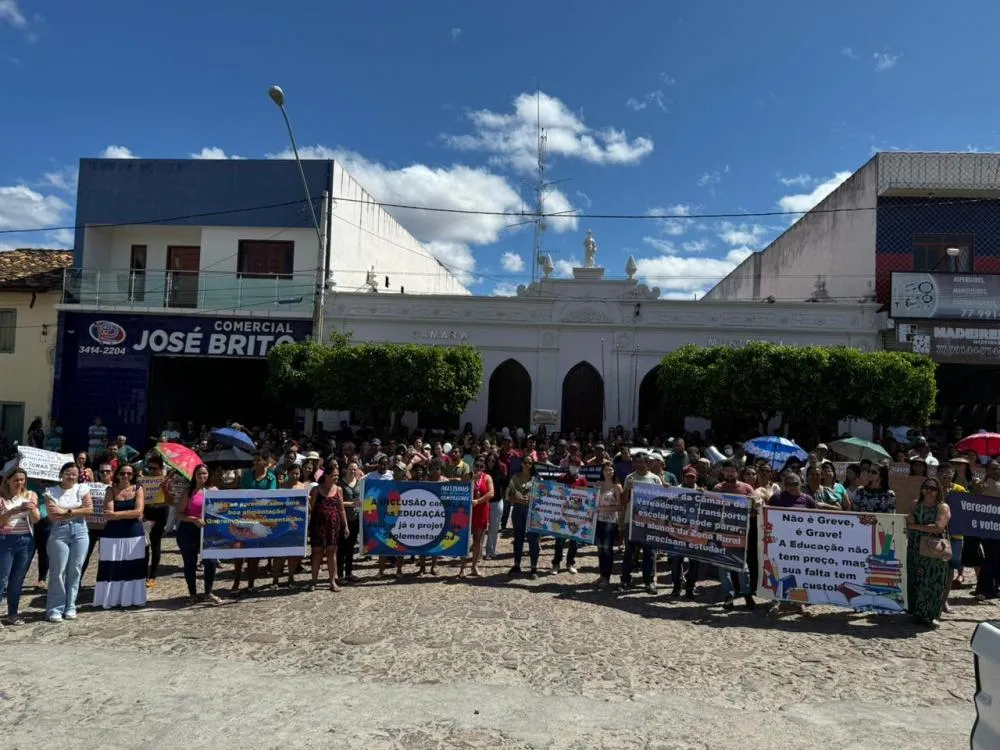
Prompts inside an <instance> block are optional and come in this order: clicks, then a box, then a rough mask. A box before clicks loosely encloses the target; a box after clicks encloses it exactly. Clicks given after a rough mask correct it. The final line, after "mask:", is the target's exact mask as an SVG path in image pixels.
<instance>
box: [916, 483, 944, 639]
mask: <svg viewBox="0 0 1000 750" xmlns="http://www.w3.org/2000/svg"><path fill="white" fill-rule="evenodd" d="M950 520H951V508H949V507H948V503H946V502H945V501H944V493H943V492H941V485H940V484H939V483H938V480H937V479H936V478H934V477H925V478H924V481H923V484H922V485H921V486H920V499H919V500H918V501H917V504H916V505H915V506H914V508H913V512H911V513H910V515H909V517H908V518H907V520H906V528H907V529H908V530H909V532H910V534H909V548H908V549H907V551H906V552H907V554H906V567H907V570H906V587H907V589H908V590H907V601H908V603H909V610H910V613H911V614H912V615H913V616H914V617H916V618H917V620H918V621H919V622H922V623H923V624H925V625H929V626H931V627H934V628H936V627H938V626H939V625H940V623H939V622H938V618H940V617H941V610H942V608H943V607H944V597H945V591H946V588H947V582H948V558H950V557H951V549H950V548H948V549H947V556H945V551H944V550H943V549H942V547H943V545H942V544H941V541H942V540H946V539H947V538H948V522H949V521H950Z"/></svg>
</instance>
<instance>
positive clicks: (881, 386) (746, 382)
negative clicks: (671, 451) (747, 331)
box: [657, 342, 937, 437]
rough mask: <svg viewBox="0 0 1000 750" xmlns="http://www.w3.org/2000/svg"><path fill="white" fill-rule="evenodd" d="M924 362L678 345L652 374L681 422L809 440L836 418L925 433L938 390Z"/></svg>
mask: <svg viewBox="0 0 1000 750" xmlns="http://www.w3.org/2000/svg"><path fill="white" fill-rule="evenodd" d="M934 371H935V365H934V362H933V361H931V359H930V358H928V357H925V356H922V355H914V354H907V353H904V352H860V351H857V350H856V349H850V348H847V347H834V348H826V347H820V346H787V345H782V344H771V343H766V342H753V343H750V344H748V345H747V346H744V347H741V348H731V347H726V346H715V347H708V348H700V347H697V346H695V345H693V344H689V345H687V346H683V347H681V348H680V349H678V350H676V351H674V352H671V353H670V354H668V355H667V356H665V357H664V358H663V361H662V362H661V363H660V366H659V372H658V373H657V377H658V382H659V385H660V388H661V389H662V390H663V392H664V393H665V394H666V403H668V404H670V407H671V408H673V409H676V410H678V411H680V412H683V413H684V414H685V416H696V417H703V418H706V419H718V418H720V417H725V418H726V419H727V420H728V421H730V422H732V421H740V420H743V421H750V422H752V423H753V424H754V425H756V428H757V429H759V430H760V432H761V434H764V433H765V432H766V430H767V425H768V423H770V422H771V420H772V419H774V418H775V417H777V416H779V415H780V416H781V418H782V426H783V427H784V426H785V425H789V424H790V425H793V426H794V427H795V429H796V433H797V434H800V435H802V436H803V437H806V436H809V437H811V436H812V435H814V434H818V433H820V432H822V431H823V430H824V429H826V430H829V429H830V428H834V429H835V427H836V424H837V422H838V421H840V420H842V419H861V420H865V421H868V422H872V423H873V424H883V425H889V424H907V425H914V426H924V425H926V424H927V421H928V420H929V419H930V415H931V412H932V411H933V410H934V401H935V397H936V394H937V384H936V381H935V377H934Z"/></svg>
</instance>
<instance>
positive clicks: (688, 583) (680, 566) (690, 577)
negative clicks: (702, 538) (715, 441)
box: [670, 465, 704, 599]
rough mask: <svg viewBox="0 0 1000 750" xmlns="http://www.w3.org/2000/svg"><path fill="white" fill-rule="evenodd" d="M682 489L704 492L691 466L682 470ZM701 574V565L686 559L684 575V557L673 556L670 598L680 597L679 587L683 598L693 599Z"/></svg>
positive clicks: (695, 471) (696, 561)
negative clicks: (682, 589)
mask: <svg viewBox="0 0 1000 750" xmlns="http://www.w3.org/2000/svg"><path fill="white" fill-rule="evenodd" d="M680 486H681V488H682V489H685V490H692V491H693V492H704V490H703V489H702V488H701V487H699V486H698V472H697V470H696V469H695V468H694V467H693V466H691V465H688V466H685V467H684V470H683V471H682V472H681V484H680ZM700 572H701V563H700V562H699V561H698V560H692V559H690V558H688V568H687V575H686V576H685V575H684V556H683V555H674V556H673V558H672V559H671V560H670V583H671V584H672V586H673V589H672V590H671V592H670V596H671V597H673V598H677V597H679V596H680V595H681V586H683V587H684V598H685V599H694V587H695V584H697V583H698V574H699V573H700Z"/></svg>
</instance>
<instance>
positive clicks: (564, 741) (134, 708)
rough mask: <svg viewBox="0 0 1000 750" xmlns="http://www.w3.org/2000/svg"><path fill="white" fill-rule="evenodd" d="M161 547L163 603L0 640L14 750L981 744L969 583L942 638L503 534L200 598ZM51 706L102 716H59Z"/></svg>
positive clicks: (982, 613)
mask: <svg viewBox="0 0 1000 750" xmlns="http://www.w3.org/2000/svg"><path fill="white" fill-rule="evenodd" d="M165 546H166V547H167V550H168V551H167V552H166V553H165V554H164V564H165V569H164V571H162V572H161V579H160V581H159V585H158V587H157V588H156V589H154V590H153V591H152V592H151V601H150V605H149V606H148V607H147V608H146V609H144V610H139V611H130V612H120V611H112V612H104V611H92V610H90V609H89V608H87V607H83V608H82V609H81V611H80V618H79V619H78V620H77V621H76V622H72V623H69V622H67V623H63V624H61V625H49V624H47V623H44V622H39V621H38V620H37V619H35V618H33V619H32V621H31V622H30V623H29V625H27V626H25V627H23V628H17V629H12V628H8V629H7V630H5V631H3V632H2V633H0V649H2V652H3V653H2V656H0V658H2V660H3V661H4V664H5V666H4V673H5V676H0V734H2V735H6V736H7V737H8V738H10V742H13V743H14V744H13V745H11V744H8V742H7V741H5V742H4V743H3V744H4V746H5V747H12V746H14V747H28V746H29V745H38V744H40V743H42V742H46V743H47V744H49V743H53V742H54V743H58V744H59V745H61V746H62V747H96V746H98V745H99V744H102V743H106V742H108V741H109V740H110V739H112V737H113V738H114V740H115V744H116V746H119V747H157V748H162V747H185V748H196V747H241V748H258V747H260V748H270V747H317V746H323V747H360V746H364V747H371V748H380V747H386V748H397V747H398V748H407V749H408V750H409V749H411V748H424V747H427V748H437V747H441V748H450V747H457V748H465V747H469V748H473V747H499V748H522V747H523V748H541V747H550V748H577V747H579V748H591V747H594V748H618V747H621V748H626V747H627V748H635V747H644V748H646V747H648V748H715V747H730V746H739V747H741V748H747V749H753V748H775V747H781V748H783V750H790V749H793V748H809V749H810V750H815V749H816V748H831V749H832V748H867V747H873V748H875V747H877V748H897V747H898V748H906V749H907V750H917V749H918V748H928V749H930V748H934V749H935V750H937V749H940V748H950V747H956V748H957V747H967V746H968V735H969V731H970V730H971V727H972V722H973V720H974V709H973V707H972V703H971V698H972V693H973V690H974V677H973V667H972V660H971V654H970V651H969V646H968V643H969V638H970V637H971V634H972V631H973V629H974V627H975V624H976V623H977V622H978V621H979V620H980V619H985V618H987V617H989V616H991V615H992V614H993V613H995V612H996V610H995V608H993V607H991V606H982V605H978V606H977V605H974V604H972V603H971V599H970V598H969V594H968V592H967V591H961V592H957V595H956V597H955V598H954V599H953V603H954V604H955V605H956V606H954V608H953V610H954V611H953V614H951V615H947V616H945V619H944V622H943V626H942V627H941V628H940V629H939V630H937V631H933V632H932V631H928V630H926V629H924V628H920V627H918V626H916V625H913V624H911V623H910V622H909V621H908V620H907V619H906V618H899V617H889V616H865V615H857V614H853V613H849V612H843V611H837V610H832V609H826V608H816V610H817V616H816V617H813V618H810V619H805V618H802V617H798V616H792V617H786V618H781V619H777V620H776V619H774V618H771V617H769V616H767V614H766V607H758V609H757V610H756V611H753V612H750V611H747V610H745V609H744V608H743V607H742V606H740V607H737V609H735V610H732V611H729V612H727V611H724V610H723V609H722V608H721V606H720V604H721V602H720V594H719V587H718V585H717V584H715V583H714V582H711V581H706V582H703V583H702V584H701V585H702V589H701V592H700V593H699V595H698V597H697V598H696V599H695V600H694V601H684V600H681V601H674V600H671V599H670V598H669V597H668V596H667V594H666V592H667V591H668V590H669V586H667V587H666V589H665V588H664V587H663V585H662V581H663V580H664V579H663V578H662V577H661V588H660V591H661V593H660V594H659V595H658V596H655V597H654V596H650V595H649V594H646V593H645V592H643V591H642V590H641V588H640V589H638V590H636V592H635V593H629V594H627V595H624V596H621V595H617V594H615V593H613V592H611V591H598V590H596V589H595V587H594V581H595V580H596V557H595V556H594V555H592V554H586V553H584V554H582V555H581V559H580V562H581V566H580V567H581V570H580V573H579V574H578V575H570V574H568V573H565V572H564V573H561V574H558V575H553V574H548V575H542V576H540V577H539V578H538V579H537V580H535V581H529V580H527V579H523V578H522V579H516V580H513V581H511V580H508V579H507V577H506V575H505V574H506V570H507V568H508V567H509V566H510V564H511V563H510V555H509V549H510V547H509V542H508V541H506V540H504V541H503V542H502V543H501V546H502V551H503V552H506V553H508V554H505V555H502V556H501V557H500V559H497V560H494V561H491V562H487V563H486V564H485V565H484V572H485V573H486V577H484V578H482V579H466V580H464V581H460V580H458V579H457V578H455V577H454V576H455V574H456V572H457V568H454V567H452V566H451V565H450V564H444V565H442V566H441V567H440V572H441V573H442V574H443V575H442V576H440V577H438V578H436V579H432V578H417V577H416V576H414V575H413V571H414V570H415V566H413V565H407V566H406V568H405V573H406V574H404V576H403V577H402V578H400V579H399V580H392V579H389V580H376V579H374V577H373V575H374V571H373V570H372V567H373V563H365V564H364V565H363V566H362V568H361V570H360V571H358V572H359V573H360V574H361V575H363V576H364V578H365V580H364V581H363V583H362V584H360V585H354V586H345V587H344V588H343V589H342V591H341V592H340V593H336V594H335V593H332V592H330V591H328V590H326V589H320V590H319V591H315V592H310V591H308V590H306V588H305V587H304V586H300V587H296V588H294V589H288V588H287V587H285V586H284V584H282V586H280V587H279V588H277V589H275V588H272V587H271V586H270V585H267V586H264V587H259V588H258V591H257V592H256V593H255V594H254V595H253V596H248V597H243V598H239V599H229V598H228V597H227V602H226V603H225V604H223V605H221V606H215V607H213V606H208V605H197V606H193V607H192V606H185V604H184V602H185V599H186V590H185V587H184V584H183V580H182V577H181V576H180V573H179V571H178V570H177V565H179V563H180V558H179V555H177V554H176V552H175V551H171V550H173V549H174V543H173V541H172V540H169V539H168V540H166V541H165ZM547 551H548V547H543V557H542V562H543V564H544V563H547V562H548V559H550V558H549V557H546V552H547ZM662 568H663V565H662V563H661V565H660V569H661V570H662ZM231 571H232V568H231V567H230V566H226V567H225V568H224V569H223V571H222V579H221V581H220V582H219V585H218V590H219V591H220V593H221V592H222V590H224V589H226V588H228V585H229V582H230V580H229V579H230V577H231ZM165 574H169V575H165ZM91 575H92V573H91ZM305 578H307V577H303V576H300V580H304V579H305ZM261 582H262V581H260V580H259V581H258V583H261ZM263 582H265V583H268V584H269V583H270V581H269V579H268V580H266V581H263ZM88 598H89V590H85V592H84V593H83V595H82V596H81V601H86V600H87V599H88ZM26 600H27V601H28V602H30V604H31V605H32V608H31V609H28V611H27V612H26V614H28V615H39V614H40V612H39V608H40V607H41V606H42V604H43V601H42V597H41V596H38V595H29V596H26ZM5 683H7V684H5ZM70 687H78V688H79V689H78V690H70V691H67V690H66V688H70ZM50 700H54V701H56V709H57V710H58V705H62V704H65V705H66V706H69V707H70V710H72V711H73V712H74V713H73V715H74V716H77V715H79V716H80V717H81V718H83V717H85V718H86V721H85V722H83V721H75V720H74V721H72V722H68V723H66V722H54V724H53V725H49V724H48V723H47V722H45V721H43V720H42V719H43V717H44V716H45V715H47V714H46V710H47V709H46V708H44V707H43V706H44V704H46V703H47V702H48V701H50ZM80 711H83V713H82V714H80ZM57 715H59V714H58V713H57ZM184 717H188V718H184ZM129 721H132V722H133V723H136V727H138V728H137V729H136V730H135V732H134V735H133V734H124V735H123V734H122V733H121V729H120V727H121V726H122V722H126V723H127V722H129ZM115 727H119V728H118V729H115ZM109 733H114V734H113V735H112V734H109Z"/></svg>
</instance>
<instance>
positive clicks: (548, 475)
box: [535, 464, 602, 484]
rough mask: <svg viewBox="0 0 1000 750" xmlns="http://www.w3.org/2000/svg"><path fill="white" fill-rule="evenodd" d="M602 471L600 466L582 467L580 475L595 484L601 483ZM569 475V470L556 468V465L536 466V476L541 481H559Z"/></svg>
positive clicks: (563, 467)
mask: <svg viewBox="0 0 1000 750" xmlns="http://www.w3.org/2000/svg"><path fill="white" fill-rule="evenodd" d="M601 470H602V467H601V466H600V465H599V464H597V465H590V466H581V467H580V472H579V474H580V476H581V477H583V478H584V479H586V480H587V481H588V482H590V483H591V484H593V483H594V482H600V481H601ZM568 473H569V469H568V468H566V467H565V466H556V465H555V464H535V476H536V477H538V478H539V479H548V480H553V479H558V478H559V477H561V476H563V475H565V474H568Z"/></svg>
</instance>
